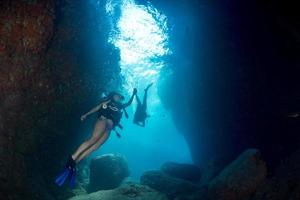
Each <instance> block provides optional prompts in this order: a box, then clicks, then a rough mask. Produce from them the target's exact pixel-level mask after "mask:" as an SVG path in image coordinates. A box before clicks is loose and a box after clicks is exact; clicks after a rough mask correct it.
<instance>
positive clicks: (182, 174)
mask: <svg viewBox="0 0 300 200" xmlns="http://www.w3.org/2000/svg"><path fill="white" fill-rule="evenodd" d="M161 170H162V171H163V172H165V173H166V174H168V175H170V176H172V177H175V178H181V179H184V180H187V181H192V182H197V181H199V180H200V178H201V171H200V168H199V167H197V166H196V165H192V164H181V163H175V162H166V163H164V164H163V165H162V167H161Z"/></svg>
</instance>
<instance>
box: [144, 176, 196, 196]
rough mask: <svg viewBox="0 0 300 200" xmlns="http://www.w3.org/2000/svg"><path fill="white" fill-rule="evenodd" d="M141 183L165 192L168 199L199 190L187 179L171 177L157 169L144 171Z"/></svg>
mask: <svg viewBox="0 0 300 200" xmlns="http://www.w3.org/2000/svg"><path fill="white" fill-rule="evenodd" d="M141 184H143V185H147V186H149V187H151V188H153V189H155V190H157V191H159V192H162V193H164V194H166V195H167V196H168V197H169V198H170V199H173V198H175V197H177V196H182V195H184V194H191V193H194V192H197V191H199V190H200V188H199V187H198V186H197V185H195V184H193V183H191V182H189V181H185V180H182V179H178V178H173V177H171V176H168V175H167V174H165V173H163V172H161V171H159V170H153V171H148V172H145V173H144V174H143V175H142V177H141Z"/></svg>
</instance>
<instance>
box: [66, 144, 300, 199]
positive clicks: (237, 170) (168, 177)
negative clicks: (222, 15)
mask: <svg viewBox="0 0 300 200" xmlns="http://www.w3.org/2000/svg"><path fill="white" fill-rule="evenodd" d="M124 161H125V159H124V158H123V157H122V156H120V155H113V154H110V155H103V156H100V157H98V158H95V159H94V160H93V161H92V163H93V164H91V166H92V168H91V170H93V171H95V170H96V171H97V170H99V171H100V172H101V170H102V168H101V167H100V166H103V165H102V164H105V165H106V166H108V167H106V168H107V169H106V170H105V173H102V175H97V174H95V172H93V174H94V175H92V173H91V175H90V178H91V176H94V177H93V179H101V182H100V183H98V189H99V190H98V191H96V192H87V191H88V190H86V189H88V185H87V186H84V187H81V189H80V190H81V192H80V193H81V194H78V193H77V195H75V196H74V197H72V198H70V199H69V200H127V199H128V200H129V199H130V200H280V199H287V200H297V199H299V197H300V173H299V169H300V165H299V163H300V151H299V152H298V153H296V154H294V155H292V156H291V157H290V158H289V159H288V160H286V161H285V162H284V163H283V164H282V165H281V166H279V167H278V168H277V170H276V172H275V173H274V174H269V173H268V169H267V165H266V162H265V161H264V160H263V158H262V156H261V153H260V151H259V150H257V149H248V150H246V151H245V152H243V153H242V154H241V155H239V156H238V157H237V158H236V159H235V160H233V161H232V162H231V163H230V164H229V165H227V166H226V167H225V168H224V169H221V170H219V171H215V172H211V170H213V169H214V168H210V169H206V170H202V169H200V168H198V167H197V166H195V165H193V164H182V163H174V162H167V163H165V164H164V165H163V166H162V167H161V169H160V170H151V171H146V172H144V174H143V175H142V176H141V178H140V182H131V181H128V180H127V179H126V178H125V177H126V176H128V175H129V174H128V168H127V166H126V164H125V163H124ZM94 163H98V166H99V168H96V169H95V164H94ZM296 163H298V164H296ZM109 166H111V167H109ZM123 172H125V173H123ZM207 173H210V174H212V173H213V174H215V175H214V176H211V178H209V179H208V178H207V176H205V174H207ZM111 177H115V178H113V179H111ZM116 177H119V179H118V181H117V182H116V181H114V180H116ZM122 180H123V181H122ZM112 182H113V183H114V187H112ZM105 183H106V185H105ZM92 185H93V187H95V185H97V183H93V184H92ZM107 187H109V188H110V189H104V188H107Z"/></svg>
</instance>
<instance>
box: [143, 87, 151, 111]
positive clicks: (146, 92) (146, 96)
mask: <svg viewBox="0 0 300 200" xmlns="http://www.w3.org/2000/svg"><path fill="white" fill-rule="evenodd" d="M152 85H153V83H150V84H149V85H148V86H147V87H146V88H145V94H144V99H143V108H144V110H145V111H146V110H147V98H148V90H149V88H150V87H151V86H152Z"/></svg>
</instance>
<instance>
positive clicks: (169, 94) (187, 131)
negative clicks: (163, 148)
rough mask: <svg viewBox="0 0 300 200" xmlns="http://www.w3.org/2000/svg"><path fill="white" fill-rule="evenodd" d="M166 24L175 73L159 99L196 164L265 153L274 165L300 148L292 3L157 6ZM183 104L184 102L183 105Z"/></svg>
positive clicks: (163, 83)
mask: <svg viewBox="0 0 300 200" xmlns="http://www.w3.org/2000/svg"><path fill="white" fill-rule="evenodd" d="M152 2H153V4H154V5H155V6H156V7H157V8H158V9H159V10H161V11H162V12H163V13H165V14H166V15H167V17H168V19H169V24H170V27H171V30H170V45H171V48H172V51H173V55H171V56H170V58H169V60H170V62H169V67H170V68H171V69H172V71H173V74H172V75H170V76H169V77H166V76H164V77H162V78H161V81H160V84H161V85H160V87H159V89H160V91H159V92H160V97H161V99H162V101H163V102H164V104H165V106H166V107H167V108H169V109H170V110H171V111H172V113H173V118H174V121H175V123H176V125H177V127H178V129H179V130H180V131H181V132H182V133H183V134H184V136H185V138H186V139H187V141H188V143H189V145H190V148H191V151H192V154H193V157H194V160H195V162H196V163H198V164H199V165H201V166H204V165H207V163H209V161H210V160H214V161H216V162H219V163H223V164H225V163H227V162H228V161H230V160H232V159H233V158H234V157H235V156H237V155H238V154H239V153H241V152H242V151H243V150H244V149H246V148H249V147H255V148H259V149H261V150H262V154H263V156H264V157H265V158H266V160H267V161H268V164H269V165H270V167H272V166H274V165H276V164H277V163H278V162H279V161H280V160H281V159H282V158H283V157H285V156H286V155H288V154H290V153H291V152H293V151H294V150H295V148H296V147H297V146H299V141H300V140H299V136H298V135H297V132H299V130H300V127H299V124H300V123H299V118H291V117H288V115H289V113H292V112H298V111H299V109H300V108H299V105H300V104H299V102H300V101H299V100H300V96H299V93H298V91H299V84H297V81H296V80H297V74H299V71H300V70H299V63H300V60H299V56H297V53H296V52H299V37H298V35H299V26H297V22H296V21H297V19H298V18H297V11H296V10H295V9H293V5H290V4H289V5H287V4H284V3H270V2H265V1H251V2H249V1H247V2H245V1H243V2H240V1H193V0H191V1H181V0H177V1H168V0H166V1H155V0H153V1H152ZM178 99H180V100H178Z"/></svg>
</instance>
